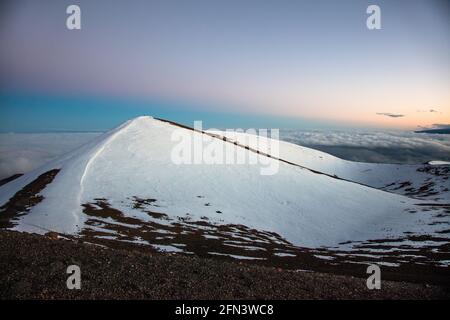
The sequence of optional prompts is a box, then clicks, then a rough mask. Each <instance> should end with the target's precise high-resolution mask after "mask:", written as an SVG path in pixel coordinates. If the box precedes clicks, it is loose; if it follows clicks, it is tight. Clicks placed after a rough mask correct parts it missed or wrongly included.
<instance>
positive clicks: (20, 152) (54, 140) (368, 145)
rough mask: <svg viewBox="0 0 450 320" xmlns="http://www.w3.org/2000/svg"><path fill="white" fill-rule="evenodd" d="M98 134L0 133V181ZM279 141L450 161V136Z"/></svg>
mask: <svg viewBox="0 0 450 320" xmlns="http://www.w3.org/2000/svg"><path fill="white" fill-rule="evenodd" d="M99 134H101V133H94V132H89V133H4V134H0V179H3V178H6V177H9V176H11V175H13V174H16V173H26V172H28V171H30V170H32V169H34V168H36V167H38V166H40V165H42V164H44V163H46V162H48V161H50V160H52V159H54V158H56V157H58V156H60V155H62V154H64V153H66V152H69V151H71V150H73V149H75V148H77V147H79V146H81V145H83V144H85V143H86V142H88V141H90V140H91V139H93V138H94V137H96V136H98V135H99ZM280 139H282V140H285V141H289V142H293V143H296V144H299V145H302V146H306V147H311V148H314V149H318V150H321V151H324V152H328V153H330V154H333V155H335V156H337V157H340V158H343V159H347V160H353V161H363V162H385V163H424V162H427V161H430V160H443V161H450V135H444V134H441V135H439V134H423V133H413V132H379V131H372V132H363V131H302V130H280Z"/></svg>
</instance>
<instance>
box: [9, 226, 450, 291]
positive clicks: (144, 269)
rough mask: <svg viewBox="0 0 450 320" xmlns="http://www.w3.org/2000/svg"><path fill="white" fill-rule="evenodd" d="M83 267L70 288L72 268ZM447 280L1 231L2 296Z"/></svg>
mask: <svg viewBox="0 0 450 320" xmlns="http://www.w3.org/2000/svg"><path fill="white" fill-rule="evenodd" d="M73 264H75V265H78V266H80V268H81V289H80V290H69V289H67V287H66V280H67V277H68V276H69V275H68V274H67V273H66V269H67V267H68V266H69V265H73ZM449 290H450V289H449V288H448V287H443V286H433V285H427V284H412V283H406V282H391V281H382V288H381V290H368V289H367V287H366V279H362V278H355V277H350V276H339V275H333V274H325V273H317V272H304V271H292V270H283V269H280V268H271V267H264V266H257V265H250V264H247V263H243V262H242V263H239V262H226V261H221V260H217V259H206V258H199V257H195V256H183V255H176V254H165V253H152V254H150V253H143V252H139V251H128V250H118V249H109V248H103V247H99V246H97V245H92V244H88V243H81V242H76V241H69V240H63V239H57V237H55V236H52V235H49V236H41V235H34V234H25V233H19V232H14V231H5V230H2V231H0V298H2V299H448V298H449V297H450V291H449Z"/></svg>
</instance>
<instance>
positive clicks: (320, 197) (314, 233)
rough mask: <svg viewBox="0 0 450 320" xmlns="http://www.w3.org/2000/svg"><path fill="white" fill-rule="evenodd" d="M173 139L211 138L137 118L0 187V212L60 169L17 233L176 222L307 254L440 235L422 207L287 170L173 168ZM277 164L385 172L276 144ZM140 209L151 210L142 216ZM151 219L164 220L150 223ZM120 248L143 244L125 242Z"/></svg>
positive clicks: (344, 172)
mask: <svg viewBox="0 0 450 320" xmlns="http://www.w3.org/2000/svg"><path fill="white" fill-rule="evenodd" d="M175 132H176V135H177V136H178V137H180V136H181V137H182V138H186V139H191V138H194V137H200V138H202V139H203V138H205V139H207V140H208V141H210V140H211V137H210V136H208V135H206V134H202V133H200V132H195V131H193V130H190V129H187V128H181V127H179V126H176V125H174V124H171V123H168V122H163V121H160V120H156V119H153V118H151V117H139V118H136V119H134V120H131V121H128V122H126V123H125V124H123V125H121V126H120V127H118V128H116V129H114V130H112V131H111V132H108V133H106V134H104V135H102V136H100V137H97V138H96V139H95V140H94V141H92V142H90V143H88V144H87V145H84V146H82V147H81V148H79V149H77V150H74V151H72V152H70V153H68V154H66V155H64V156H63V157H61V158H59V159H57V160H55V161H52V162H51V163H48V164H46V165H45V166H42V167H40V168H38V169H36V170H34V171H32V172H29V173H28V174H25V175H24V176H22V177H20V178H18V179H16V180H14V181H12V182H10V183H7V184H6V185H3V186H2V187H0V205H4V207H3V209H4V208H5V206H6V205H7V204H8V200H9V199H11V198H12V197H13V196H14V195H17V193H18V192H19V191H20V190H23V188H25V187H26V186H27V185H29V184H30V183H31V182H33V181H34V180H36V179H37V178H38V177H39V176H41V175H42V174H44V173H46V172H48V171H50V170H52V169H60V171H59V173H57V175H56V177H55V178H54V179H53V181H51V182H50V183H49V184H48V185H47V186H46V187H45V188H44V189H43V190H42V191H40V195H42V196H43V199H42V201H40V202H39V203H37V204H35V205H33V206H32V207H30V208H29V212H27V213H26V214H24V215H22V216H20V217H19V218H18V220H17V221H16V222H15V226H14V228H15V229H18V230H24V231H33V232H40V233H42V232H45V230H52V231H57V232H61V233H66V234H80V233H82V232H83V231H84V230H86V229H90V230H97V229H99V228H97V227H98V225H100V224H101V223H103V225H104V224H108V232H110V233H111V237H113V236H114V234H115V232H116V231H115V230H116V229H115V228H118V227H120V226H122V227H123V226H127V227H130V228H139V225H138V224H136V223H135V222H136V221H142V222H143V223H145V224H146V225H148V226H151V228H155V223H158V226H160V225H172V226H176V227H179V224H180V221H192V223H196V222H198V221H202V222H203V224H200V223H197V225H198V226H199V227H198V228H200V227H201V226H203V225H206V224H208V225H228V226H230V225H234V226H239V225H243V226H245V227H247V228H251V229H255V230H260V231H268V232H272V233H275V234H277V235H279V236H280V237H281V238H283V239H285V240H287V241H289V242H291V243H292V244H295V245H299V246H305V247H318V246H333V245H337V244H338V243H340V242H344V241H357V240H367V239H381V238H383V239H384V238H392V237H398V236H399V235H402V234H403V233H404V232H412V233H416V234H433V232H436V231H439V230H440V227H439V225H438V224H434V223H431V222H432V221H435V220H433V219H436V218H435V217H434V215H432V214H425V213H424V212H422V210H421V208H422V207H421V206H419V205H420V204H423V203H422V201H421V200H416V199H412V198H409V197H405V196H402V195H398V194H393V193H389V192H385V191H381V190H377V189H374V188H371V187H367V186H363V185H361V184H357V183H352V182H349V181H344V180H340V179H336V178H333V177H330V176H327V175H323V174H318V173H315V172H313V171H311V170H308V169H305V168H301V167H299V166H296V165H292V164H288V163H285V162H279V171H278V173H277V174H274V175H270V176H264V175H261V174H260V169H261V168H260V165H257V164H248V163H247V164H214V165H213V164H175V163H174V162H173V157H172V153H173V150H174V148H175V146H176V145H177V144H178V143H179V142H178V141H174V139H173V137H174V133H175ZM208 143H209V142H204V144H205V145H207V144H208ZM215 143H219V144H220V145H223V146H224V150H225V153H231V154H229V156H239V155H241V156H244V157H245V156H246V155H248V154H249V153H250V152H252V151H251V150H247V149H245V148H243V147H240V146H235V145H233V144H230V143H229V142H227V141H223V140H221V139H215ZM225 145H227V146H228V148H225ZM230 145H232V146H233V148H229V146H230ZM258 157H264V158H265V159H264V160H265V161H266V162H267V161H274V162H277V161H278V160H276V159H270V158H267V157H266V156H265V155H258ZM281 157H286V158H287V159H289V161H292V162H295V163H300V164H301V165H303V166H307V167H311V168H314V169H315V170H323V171H325V172H329V173H333V174H337V175H338V176H341V177H346V178H349V179H352V180H355V181H362V182H364V183H365V184H371V185H377V184H383V183H384V182H383V178H380V176H381V177H382V176H383V175H384V174H385V173H383V172H384V171H381V173H378V172H377V173H375V172H374V177H373V178H371V179H373V180H368V179H369V178H368V177H369V176H370V174H369V173H368V170H369V169H370V170H372V171H374V170H375V169H377V168H378V167H377V166H373V165H372V166H370V167H366V164H357V163H356V164H353V163H350V162H347V161H342V160H339V159H337V158H334V157H332V156H330V155H327V154H324V153H321V152H318V151H314V150H311V149H307V148H301V147H298V146H295V145H291V144H287V143H282V152H281ZM399 170H400V169H399ZM407 170H409V169H407ZM414 172H416V171H414ZM136 199H138V200H136ZM139 199H140V200H139ZM10 202H11V201H10ZM105 203H107V204H108V205H107V206H106V204H105ZM418 204H419V205H418ZM144 205H145V206H146V208H147V209H148V208H151V211H150V210H147V209H146V210H143V209H142V208H143V206H144ZM86 208H90V209H89V210H87V209H86ZM100 209H102V210H103V211H101V213H102V216H101V217H100V216H99V217H96V218H95V219H93V218H92V212H97V211H95V210H100ZM154 211H158V214H159V215H161V216H164V217H165V218H164V219H161V218H158V217H156V218H155V214H154V213H155V212H154ZM98 212H100V211H98ZM1 214H2V213H1V212H0V215H1ZM114 217H116V218H117V217H119V218H120V219H118V218H117V219H118V220H117V219H116V220H115V219H114ZM444 219H447V218H446V217H444ZM174 221H177V223H175V222H174ZM112 225H114V226H115V227H111V226H112ZM96 228H97V229H96ZM149 228H150V227H149ZM205 228H206V227H205ZM441 229H442V227H441ZM144 231H145V230H143V232H144ZM126 241H136V242H139V241H142V239H140V238H139V237H134V238H133V237H132V236H129V237H127V238H126Z"/></svg>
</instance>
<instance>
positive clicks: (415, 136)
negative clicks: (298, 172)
mask: <svg viewBox="0 0 450 320" xmlns="http://www.w3.org/2000/svg"><path fill="white" fill-rule="evenodd" d="M280 136H281V139H282V140H286V141H290V142H293V143H296V144H299V145H303V146H306V147H311V148H315V149H318V150H321V151H324V152H328V153H330V154H333V155H335V156H338V157H340V158H343V159H347V160H353V161H362V162H385V163H423V162H427V161H430V160H445V161H449V160H450V139H449V138H448V136H446V135H433V134H424V133H413V132H377V131H372V132H363V131H352V132H350V131H348V132H344V131H327V132H322V131H299V130H282V131H281V132H280Z"/></svg>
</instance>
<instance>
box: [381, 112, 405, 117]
mask: <svg viewBox="0 0 450 320" xmlns="http://www.w3.org/2000/svg"><path fill="white" fill-rule="evenodd" d="M377 115H379V116H386V117H391V118H401V117H404V116H405V115H404V114H396V113H389V112H377Z"/></svg>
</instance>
